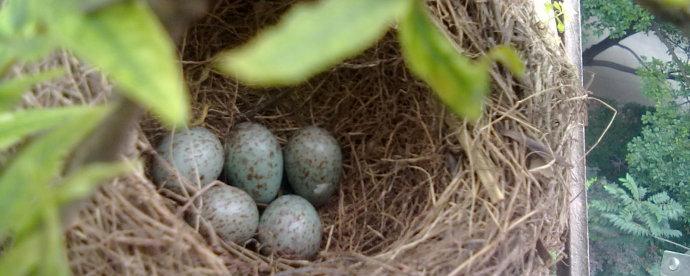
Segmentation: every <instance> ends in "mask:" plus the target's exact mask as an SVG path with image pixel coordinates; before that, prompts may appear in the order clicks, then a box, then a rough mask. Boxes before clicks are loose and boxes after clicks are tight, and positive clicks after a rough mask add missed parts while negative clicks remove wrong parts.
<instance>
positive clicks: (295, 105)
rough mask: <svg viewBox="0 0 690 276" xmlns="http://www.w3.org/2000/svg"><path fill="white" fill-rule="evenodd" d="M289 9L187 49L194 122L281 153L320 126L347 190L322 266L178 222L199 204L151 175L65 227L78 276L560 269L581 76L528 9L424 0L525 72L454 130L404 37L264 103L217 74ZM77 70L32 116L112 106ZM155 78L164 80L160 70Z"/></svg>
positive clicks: (222, 21) (216, 11)
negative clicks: (223, 61) (252, 134)
mask: <svg viewBox="0 0 690 276" xmlns="http://www.w3.org/2000/svg"><path fill="white" fill-rule="evenodd" d="M291 2H292V1H259V2H256V1H240V0H224V1H218V3H217V4H216V6H214V7H212V8H211V10H210V13H209V14H208V15H207V16H205V17H204V18H203V19H202V20H201V21H199V22H197V23H196V24H195V25H194V26H193V27H192V28H191V29H190V30H189V31H188V33H187V35H186V37H185V39H184V40H183V42H182V43H181V45H180V46H179V50H180V53H181V56H182V64H183V66H184V72H185V78H186V80H187V82H188V85H189V88H190V93H191V99H192V108H193V111H194V115H195V120H194V123H193V124H196V125H203V126H204V127H207V128H208V129H210V130H212V131H213V132H215V134H217V135H218V136H219V137H223V136H224V135H225V134H226V133H227V132H228V130H229V129H230V128H231V127H232V126H233V125H234V124H236V123H238V122H243V121H254V122H259V123H261V124H263V125H265V126H267V127H268V128H270V129H271V130H272V131H273V133H274V134H275V135H276V136H277V137H278V140H279V141H280V143H281V144H284V143H285V142H286V139H287V138H288V137H290V136H291V134H292V133H293V132H294V131H295V130H296V129H298V128H301V127H304V126H308V125H318V126H320V127H323V128H325V129H327V130H329V131H330V132H331V133H333V134H334V136H335V137H336V139H337V140H338V142H339V143H340V146H341V148H342V152H343V166H344V172H343V177H342V181H341V183H340V188H339V191H338V192H337V193H336V195H335V196H334V197H333V198H332V199H331V201H330V202H329V203H328V204H326V205H324V206H322V207H319V208H318V212H319V215H320V216H321V220H322V225H323V233H322V234H323V235H322V236H323V242H322V247H321V250H320V252H319V253H318V256H316V257H315V258H314V259H310V260H294V259H283V258H279V257H272V256H265V255H262V254H260V253H259V252H258V249H257V247H258V245H257V243H258V242H257V241H255V240H250V241H249V242H248V243H246V244H234V243H226V242H224V241H222V240H220V239H219V238H218V237H217V236H216V235H215V234H213V231H206V230H208V229H206V230H204V226H203V225H196V226H190V225H189V224H187V223H185V221H184V219H183V217H184V213H185V211H187V210H188V209H193V204H188V203H189V202H191V201H192V199H193V195H192V197H180V196H173V195H171V194H170V193H168V192H167V191H165V190H162V189H160V188H158V187H157V186H156V185H154V184H153V183H152V182H151V181H150V180H149V179H148V177H147V173H146V172H145V170H144V171H140V172H137V173H135V174H133V175H130V176H128V177H123V178H120V179H118V180H115V181H113V182H112V183H110V184H107V185H104V186H102V187H101V188H100V189H99V190H98V191H97V192H96V193H95V194H94V195H93V196H92V197H91V198H90V199H89V200H88V202H87V203H86V204H85V206H83V208H82V209H81V211H80V212H79V217H78V219H77V221H76V222H75V223H73V224H72V225H70V226H69V228H68V229H67V231H66V236H67V245H68V255H69V259H70V262H71V266H72V269H73V271H74V272H75V273H77V274H103V275H118V274H134V275H147V274H162V275H176V274H194V275H196V274H228V273H242V274H253V273H258V274H262V273H282V274H320V273H325V274H351V273H354V274H365V275H366V274H370V273H386V274H447V273H455V274H469V275H484V274H491V275H496V274H507V275H517V274H519V275H525V274H527V275H533V274H547V273H549V271H550V268H551V267H553V265H554V264H555V262H556V261H557V260H559V259H560V258H562V257H563V256H564V244H565V242H564V239H565V235H564V230H565V229H566V225H567V206H568V200H569V198H570V196H569V195H568V192H567V191H568V190H567V187H566V183H567V182H566V179H567V175H568V173H569V170H570V166H569V165H568V162H566V160H568V158H567V157H568V156H567V152H568V151H567V149H568V147H570V146H571V145H570V144H571V143H576V141H573V140H572V139H570V136H569V135H568V133H569V131H570V128H572V126H573V125H574V124H575V123H576V118H577V116H578V113H581V112H582V111H583V103H582V101H581V99H580V98H578V97H577V96H578V95H579V91H580V89H581V88H580V85H578V77H577V72H576V70H575V68H574V67H573V66H572V65H570V64H569V63H568V62H567V60H566V59H564V56H565V54H564V50H563V49H562V48H561V47H556V46H554V45H553V44H550V43H548V42H547V41H548V39H549V38H548V37H547V35H546V34H545V32H544V31H543V26H542V28H540V24H538V23H537V19H536V18H535V16H534V12H533V3H532V1H527V0H520V1H501V0H491V1H469V0H468V1H464V0H458V1H451V0H435V1H429V3H428V4H429V7H430V9H431V10H432V12H433V13H434V15H435V16H436V18H437V19H438V22H439V23H440V25H441V26H445V27H446V32H447V34H448V35H449V37H451V38H452V39H453V40H454V41H455V42H456V43H457V45H458V46H459V48H460V49H462V51H463V54H465V55H467V56H469V57H472V58H476V57H479V56H481V55H482V54H483V53H486V52H487V51H488V50H489V49H491V48H493V47H495V46H496V45H498V44H510V45H512V46H513V47H514V48H515V49H517V51H518V52H519V53H520V56H521V58H522V60H523V61H524V62H525V63H526V66H527V71H526V72H527V73H526V75H525V76H523V77H519V78H518V77H515V76H513V75H512V74H510V73H509V72H508V71H507V70H506V69H505V68H503V67H500V66H498V65H496V66H494V67H493V68H491V71H490V74H491V80H492V85H491V88H492V92H491V93H490V95H489V96H488V97H487V99H486V106H485V109H484V113H483V117H482V118H481V119H479V120H477V121H472V122H469V121H464V120H461V119H458V118H456V117H455V116H454V115H453V114H451V113H450V112H449V110H448V109H446V108H445V107H444V106H443V105H442V104H440V103H439V101H438V100H437V98H436V97H435V94H434V93H433V92H432V91H431V90H430V89H429V88H428V87H427V86H426V85H425V84H424V83H422V82H420V81H419V80H417V79H415V78H414V77H413V76H412V75H411V74H410V72H409V71H408V70H407V69H406V67H405V64H404V61H403V59H402V57H401V53H400V47H399V44H398V43H397V42H396V40H395V35H394V34H388V35H386V36H385V37H384V38H383V39H381V40H380V41H379V42H378V44H377V45H376V46H375V47H373V48H371V49H369V50H367V51H366V52H365V53H364V54H362V55H360V56H358V57H356V58H354V59H351V60H347V61H346V62H344V63H342V64H340V65H338V66H336V67H335V68H332V69H330V70H329V71H327V72H324V73H322V74H320V75H318V76H317V77H315V78H313V79H311V80H309V81H308V82H307V83H305V84H303V85H301V86H298V87H289V88H275V89H256V88H249V87H246V86H243V85H241V84H239V83H237V82H236V81H235V80H233V79H231V78H227V77H224V76H221V75H219V74H216V73H215V72H213V71H212V69H211V67H210V61H211V58H212V57H213V56H215V55H216V54H217V53H218V52H219V51H220V50H222V49H226V48H228V47H231V46H237V45H239V44H241V43H243V42H246V41H247V40H248V39H249V38H251V37H252V36H253V35H255V34H256V33H257V32H258V31H259V30H260V29H262V28H263V27H265V26H268V25H271V24H274V23H275V22H276V21H277V20H278V18H279V16H280V15H281V14H283V13H284V12H285V11H286V10H287V9H288V8H289V6H290V5H291ZM51 66H62V67H65V68H68V69H69V70H68V72H69V76H68V77H67V78H66V79H63V80H60V81H56V82H52V83H49V84H45V85H41V86H39V87H37V88H36V89H35V91H34V92H35V93H33V94H31V95H29V96H28V97H27V98H26V103H27V104H29V105H44V106H45V105H65V104H73V103H94V102H95V103H98V102H102V101H105V99H106V98H107V97H108V95H109V93H110V92H109V91H110V86H109V85H108V83H107V81H105V80H104V79H103V78H102V77H101V76H100V75H98V73H96V72H94V71H93V70H90V69H88V68H87V67H85V66H82V65H80V64H79V63H78V62H77V61H76V60H74V59H73V58H71V57H70V56H69V55H67V54H64V53H63V54H57V55H56V56H54V57H53V58H52V59H50V61H46V62H45V63H43V64H42V65H41V66H40V67H41V68H43V67H51ZM152 70H155V69H152ZM138 132H139V139H138V142H137V143H136V148H133V149H132V151H133V154H134V155H135V156H143V157H144V159H147V160H151V158H153V156H155V155H156V153H155V150H154V147H152V145H154V146H155V145H156V143H158V141H160V139H161V137H163V136H164V135H165V134H166V130H164V129H163V128H161V127H160V125H159V124H157V123H156V122H155V121H154V120H153V119H145V120H144V121H143V122H142V123H141V124H140V128H139V131H138Z"/></svg>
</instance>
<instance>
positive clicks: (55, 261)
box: [38, 198, 72, 276]
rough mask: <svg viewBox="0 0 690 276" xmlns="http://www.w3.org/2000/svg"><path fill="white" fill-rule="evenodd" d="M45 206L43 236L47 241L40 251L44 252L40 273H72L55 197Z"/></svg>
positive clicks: (60, 275)
mask: <svg viewBox="0 0 690 276" xmlns="http://www.w3.org/2000/svg"><path fill="white" fill-rule="evenodd" d="M48 201H49V204H47V205H46V208H43V225H42V226H43V228H42V229H41V230H43V237H44V239H45V242H44V244H43V248H42V250H41V251H40V252H42V253H43V254H44V257H43V259H42V260H41V265H40V266H39V271H38V274H39V275H55V276H68V275H71V274H72V273H71V271H70V268H69V266H68V264H69V262H68V260H67V255H66V254H65V246H64V241H63V240H64V239H63V236H64V235H63V233H62V225H61V224H60V214H59V207H58V205H57V204H56V202H55V201H54V199H53V198H50V199H48Z"/></svg>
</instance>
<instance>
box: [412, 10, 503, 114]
mask: <svg viewBox="0 0 690 276" xmlns="http://www.w3.org/2000/svg"><path fill="white" fill-rule="evenodd" d="M398 32H399V37H400V43H401V44H402V50H403V55H404V57H405V61H406V62H407V65H408V67H409V68H410V70H411V71H412V73H414V74H415V75H416V76H417V77H419V78H420V79H422V80H424V81H425V82H426V83H428V84H429V86H431V88H432V89H433V90H434V91H435V92H436V94H437V95H438V96H439V98H440V99H441V100H442V101H443V102H444V103H445V104H446V105H447V106H448V107H450V109H451V110H452V111H453V112H455V113H456V114H458V115H462V116H465V117H467V118H469V119H476V118H478V117H479V116H480V115H481V111H482V106H483V101H484V96H485V95H486V93H487V92H488V91H489V76H488V72H487V66H486V65H485V64H483V63H479V64H474V63H472V62H471V61H470V60H469V59H467V58H465V57H464V56H462V55H461V54H460V53H459V52H458V51H457V50H456V49H455V47H454V46H453V42H451V41H450V39H449V38H448V37H446V36H445V35H444V34H443V33H442V32H441V31H440V30H439V29H438V28H437V27H436V25H435V24H434V23H433V22H432V21H431V19H430V18H429V15H428V14H427V13H426V7H425V6H424V5H423V3H422V2H421V1H419V2H417V4H416V5H415V6H414V8H412V9H410V10H409V12H408V14H407V16H406V17H405V18H403V20H402V22H401V23H400V26H399V28H398Z"/></svg>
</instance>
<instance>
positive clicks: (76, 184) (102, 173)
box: [57, 162, 137, 203]
mask: <svg viewBox="0 0 690 276" xmlns="http://www.w3.org/2000/svg"><path fill="white" fill-rule="evenodd" d="M135 166H137V165H136V164H131V163H127V162H121V163H114V164H111V163H106V164H103V163H96V164H92V165H89V166H88V167H85V168H82V169H81V170H79V172H76V173H74V174H72V175H70V176H68V177H67V178H66V179H65V180H64V181H62V185H60V188H58V191H57V196H58V203H68V202H71V201H73V200H76V199H79V198H82V197H85V196H88V195H89V193H91V191H92V190H93V189H94V188H95V187H97V186H98V185H99V184H100V183H101V182H103V181H106V180H108V179H111V178H114V177H116V176H118V175H122V174H124V173H127V172H129V171H131V170H132V169H133V168H134V167H135Z"/></svg>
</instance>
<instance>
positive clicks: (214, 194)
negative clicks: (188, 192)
mask: <svg viewBox="0 0 690 276" xmlns="http://www.w3.org/2000/svg"><path fill="white" fill-rule="evenodd" d="M202 199H203V205H202V207H201V217H203V218H204V219H205V220H206V221H208V222H209V223H210V224H211V226H213V229H215V231H216V233H217V234H218V236H220V237H221V238H222V239H223V240H225V241H226V242H234V243H236V244H240V245H242V244H243V243H244V242H245V241H247V240H248V239H250V238H252V237H253V236H254V234H255V233H256V229H257V228H258V227H259V209H257V207H256V203H255V202H254V200H253V199H252V197H250V196H249V195H248V194H247V193H246V192H244V191H242V190H240V189H239V188H236V187H232V186H229V185H217V186H213V187H211V188H210V189H208V190H207V191H206V192H205V193H204V194H203V195H202Z"/></svg>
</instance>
